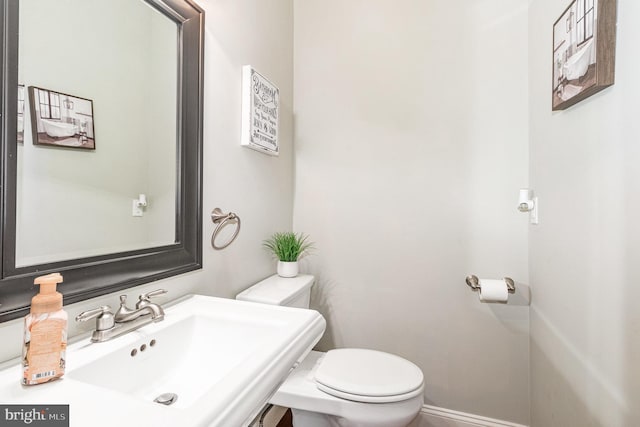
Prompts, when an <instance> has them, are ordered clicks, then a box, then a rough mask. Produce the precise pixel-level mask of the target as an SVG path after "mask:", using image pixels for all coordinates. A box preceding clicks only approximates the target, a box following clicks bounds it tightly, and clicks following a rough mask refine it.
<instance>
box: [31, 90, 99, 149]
mask: <svg viewBox="0 0 640 427" xmlns="http://www.w3.org/2000/svg"><path fill="white" fill-rule="evenodd" d="M29 107H30V108H29V112H30V113H31V134H32V137H33V143H34V144H35V145H48V146H54V147H67V148H79V149H84V150H95V149H96V140H95V135H94V128H93V101H92V100H90V99H86V98H80V97H78V96H74V95H69V94H66V93H62V92H56V91H54V90H50V89H43V88H39V87H35V86H29Z"/></svg>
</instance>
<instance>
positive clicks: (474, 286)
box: [465, 274, 516, 294]
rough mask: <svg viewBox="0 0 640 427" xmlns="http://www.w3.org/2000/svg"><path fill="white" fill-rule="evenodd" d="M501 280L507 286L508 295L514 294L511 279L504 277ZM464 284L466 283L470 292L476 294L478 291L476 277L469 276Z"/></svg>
mask: <svg viewBox="0 0 640 427" xmlns="http://www.w3.org/2000/svg"><path fill="white" fill-rule="evenodd" d="M503 280H504V282H505V283H506V284H507V290H508V291H509V293H510V294H515V293H516V284H515V282H514V281H513V279H512V278H510V277H505V278H504V279H503ZM465 282H467V285H469V287H470V288H471V290H472V291H474V292H476V291H479V290H480V279H478V276H474V275H473V274H472V275H471V276H467V278H466V279H465Z"/></svg>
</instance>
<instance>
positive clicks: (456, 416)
mask: <svg viewBox="0 0 640 427" xmlns="http://www.w3.org/2000/svg"><path fill="white" fill-rule="evenodd" d="M411 427H527V426H525V425H522V424H516V423H512V422H509V421H502V420H496V419H493V418H487V417H481V416H480V415H474V414H467V413H464V412H460V411H453V410H451V409H445V408H439V407H437V406H431V405H424V406H423V407H422V410H420V414H418V417H417V418H416V420H415V421H414V422H413V423H412V424H411Z"/></svg>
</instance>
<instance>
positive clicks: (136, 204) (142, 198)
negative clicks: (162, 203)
mask: <svg viewBox="0 0 640 427" xmlns="http://www.w3.org/2000/svg"><path fill="white" fill-rule="evenodd" d="M146 207H147V196H146V195H145V194H140V195H139V196H138V198H137V199H133V210H132V211H131V215H132V216H142V215H144V208H146Z"/></svg>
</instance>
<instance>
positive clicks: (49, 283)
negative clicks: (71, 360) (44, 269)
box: [22, 273, 67, 385]
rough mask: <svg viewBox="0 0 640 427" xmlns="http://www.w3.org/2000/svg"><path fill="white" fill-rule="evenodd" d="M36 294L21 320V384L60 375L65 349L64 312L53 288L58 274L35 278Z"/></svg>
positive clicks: (60, 279) (58, 277)
mask: <svg viewBox="0 0 640 427" xmlns="http://www.w3.org/2000/svg"><path fill="white" fill-rule="evenodd" d="M34 283H35V284H36V285H40V293H38V294H37V295H36V296H34V297H33V299H31V313H30V314H28V315H27V316H26V317H25V319H24V341H23V345H22V384H23V385H35V384H41V383H44V382H47V381H51V380H55V379H57V378H60V377H61V376H62V375H64V368H65V352H66V349H67V313H66V312H65V311H64V310H63V309H62V294H61V293H60V292H56V285H57V284H58V283H62V275H61V274H60V273H53V274H48V275H46V276H40V277H37V278H36V279H35V281H34Z"/></svg>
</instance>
